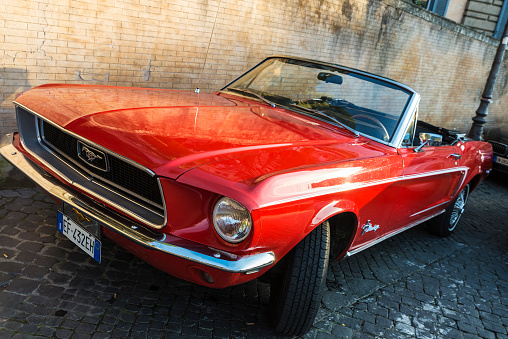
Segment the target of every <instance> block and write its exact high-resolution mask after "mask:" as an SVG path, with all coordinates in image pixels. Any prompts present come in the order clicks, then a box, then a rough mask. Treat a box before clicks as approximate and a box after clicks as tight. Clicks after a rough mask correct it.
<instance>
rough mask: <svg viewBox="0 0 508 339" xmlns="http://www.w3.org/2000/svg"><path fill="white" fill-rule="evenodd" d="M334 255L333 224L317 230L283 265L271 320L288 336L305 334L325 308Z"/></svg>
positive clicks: (273, 293)
mask: <svg viewBox="0 0 508 339" xmlns="http://www.w3.org/2000/svg"><path fill="white" fill-rule="evenodd" d="M329 253H330V225H329V223H328V222H324V223H322V224H321V225H319V226H318V227H316V228H315V229H314V230H313V231H312V232H311V233H310V234H309V235H307V236H306V237H305V238H304V239H303V240H302V241H301V242H300V243H299V244H298V245H296V246H295V248H293V249H292V250H291V252H289V253H288V254H287V255H286V257H285V258H283V259H282V260H281V262H279V264H278V265H281V267H279V269H281V278H280V279H276V280H274V281H272V283H271V292H270V304H271V305H270V306H271V307H270V308H271V310H270V311H271V319H272V322H273V326H274V328H275V330H276V331H278V332H281V333H283V334H285V335H302V334H305V333H306V332H307V331H308V330H309V329H310V327H311V326H312V324H313V322H314V318H315V317H316V313H317V311H318V310H319V307H320V305H321V292H322V290H323V287H324V285H325V282H326V271H327V269H328V260H329Z"/></svg>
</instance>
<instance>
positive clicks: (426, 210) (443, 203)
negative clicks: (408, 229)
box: [409, 199, 452, 218]
mask: <svg viewBox="0 0 508 339" xmlns="http://www.w3.org/2000/svg"><path fill="white" fill-rule="evenodd" d="M451 201H452V199H450V200H447V201H445V202H442V203H440V204H437V205H434V206H432V207H429V208H427V209H424V210H423V211H420V212H416V213H414V214H411V215H410V216H409V217H410V218H412V217H414V216H416V215H418V214H422V213H425V212H428V211H430V210H432V209H434V208H438V207H439V206H442V205H445V204H449V203H450V202H451Z"/></svg>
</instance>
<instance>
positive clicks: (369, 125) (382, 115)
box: [223, 58, 412, 142]
mask: <svg viewBox="0 0 508 339" xmlns="http://www.w3.org/2000/svg"><path fill="white" fill-rule="evenodd" d="M223 90H224V91H228V93H231V94H240V95H244V96H249V97H252V98H257V99H260V100H263V101H265V102H267V103H270V104H272V103H273V104H276V105H279V106H285V107H287V108H289V109H292V110H294V111H297V112H300V113H302V114H306V115H312V116H314V117H316V118H317V119H320V120H323V121H326V122H328V123H331V124H335V125H345V127H346V128H348V129H349V130H353V131H358V132H360V133H362V134H364V135H367V136H370V137H373V138H376V139H379V140H383V141H385V142H390V140H391V139H392V137H393V135H394V133H395V130H396V128H397V124H398V123H399V121H400V119H401V117H402V114H403V113H404V111H405V109H406V107H407V105H408V103H409V101H410V99H411V95H412V93H411V92H410V91H408V90H406V89H404V88H402V87H399V86H397V85H395V84H393V83H391V82H388V81H385V80H383V79H380V78H375V77H371V76H368V75H365V74H362V73H356V72H353V71H350V70H345V69H340V68H337V67H333V66H329V65H322V64H317V63H313V62H308V61H302V60H293V59H287V58H272V59H268V60H266V61H265V62H263V63H262V64H260V65H259V66H258V67H256V68H254V69H253V70H251V71H250V72H248V73H246V74H245V75H244V76H242V77H240V78H239V79H237V80H235V81H234V82H233V83H231V84H230V85H228V86H227V87H226V88H224V89H223Z"/></svg>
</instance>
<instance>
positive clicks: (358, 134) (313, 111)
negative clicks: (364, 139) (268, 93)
mask: <svg viewBox="0 0 508 339" xmlns="http://www.w3.org/2000/svg"><path fill="white" fill-rule="evenodd" d="M289 106H291V107H295V108H298V109H301V110H303V111H306V112H310V113H314V114H317V115H320V116H322V117H325V118H327V119H329V120H332V121H334V122H336V123H338V124H339V125H340V126H342V127H344V128H345V129H347V130H348V131H350V132H351V133H353V134H354V135H355V137H357V138H358V137H359V136H360V133H358V132H357V131H356V130H355V129H353V128H351V127H349V126H348V125H346V124H344V123H342V122H340V121H339V120H337V119H335V118H334V117H332V116H329V115H328V114H325V113H323V112H321V111H318V110H317V109H312V108H307V107H303V106H300V105H297V104H289Z"/></svg>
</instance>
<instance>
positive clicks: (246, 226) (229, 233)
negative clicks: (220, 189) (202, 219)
mask: <svg viewBox="0 0 508 339" xmlns="http://www.w3.org/2000/svg"><path fill="white" fill-rule="evenodd" d="M213 225H214V226H215V230H216V231H217V233H219V235H220V237H221V238H222V239H224V240H226V241H227V242H231V243H234V244H235V243H239V242H241V241H243V240H245V238H247V236H248V235H249V233H250V230H251V227H252V219H251V217H250V213H249V211H248V210H247V209H246V208H245V207H244V206H243V205H242V204H240V203H239V202H237V201H235V200H233V199H230V198H227V197H222V198H220V199H219V201H217V203H216V204H215V207H214V208H213Z"/></svg>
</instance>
